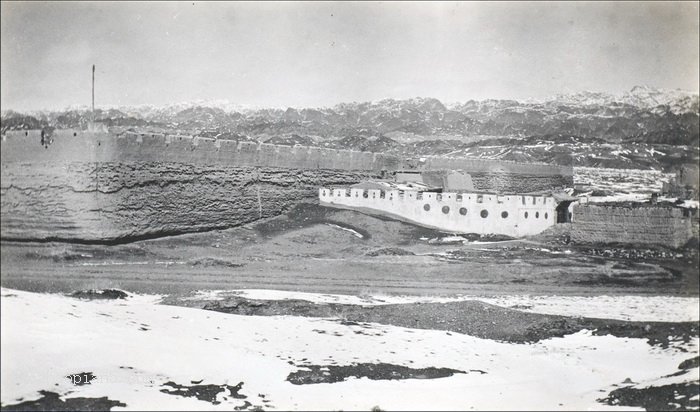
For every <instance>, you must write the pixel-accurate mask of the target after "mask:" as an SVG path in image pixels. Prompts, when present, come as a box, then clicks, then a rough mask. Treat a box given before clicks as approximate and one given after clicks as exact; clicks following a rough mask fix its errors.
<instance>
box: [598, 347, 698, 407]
mask: <svg viewBox="0 0 700 412" xmlns="http://www.w3.org/2000/svg"><path fill="white" fill-rule="evenodd" d="M698 359H699V358H698V357H695V358H692V359H688V360H686V361H684V362H682V363H681V364H680V365H678V369H680V371H679V372H677V373H675V374H673V375H670V376H675V375H683V374H686V373H694V372H693V368H697V367H698ZM695 373H696V374H697V371H695ZM695 378H696V379H697V380H696V381H695V382H686V383H676V384H670V385H662V386H648V387H644V388H635V387H632V386H626V387H622V388H618V389H615V390H613V391H612V392H610V393H609V394H608V396H607V397H605V398H603V399H599V400H598V401H599V402H603V403H607V404H608V405H616V406H639V407H642V408H644V409H646V410H648V411H676V410H693V409H695V410H697V409H698V407H699V406H700V400H699V399H698V396H700V376H695Z"/></svg>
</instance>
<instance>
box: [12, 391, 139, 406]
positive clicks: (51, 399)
mask: <svg viewBox="0 0 700 412" xmlns="http://www.w3.org/2000/svg"><path fill="white" fill-rule="evenodd" d="M39 393H40V394H41V398H39V399H37V400H34V401H25V402H21V403H16V404H14V405H2V410H3V411H109V410H111V409H112V408H113V407H115V406H126V404H125V403H122V402H119V401H115V400H111V399H109V398H107V397H106V396H103V397H101V398H80V397H78V398H66V399H65V400H61V399H60V397H59V395H58V394H57V393H55V392H50V391H39Z"/></svg>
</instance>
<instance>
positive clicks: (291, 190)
mask: <svg viewBox="0 0 700 412" xmlns="http://www.w3.org/2000/svg"><path fill="white" fill-rule="evenodd" d="M47 140H49V141H50V144H48V145H44V146H42V145H41V134H40V131H37V130H32V131H26V132H25V131H13V132H8V133H7V134H5V135H3V136H2V150H1V151H0V153H1V156H2V185H1V187H0V206H1V211H2V221H1V223H0V235H1V236H2V238H4V239H24V240H46V239H65V240H76V241H111V240H115V239H121V240H126V239H129V238H138V237H149V236H159V235H165V234H175V233H186V232H193V231H200V230H208V229H213V228H223V227H232V226H235V225H239V224H243V223H246V222H251V221H254V220H256V219H260V218H261V217H262V218H265V217H270V216H275V215H278V214H280V213H283V212H284V211H285V210H287V209H288V208H290V207H292V206H293V205H294V204H296V203H298V202H300V201H304V200H311V201H313V200H316V198H317V196H318V188H319V187H322V186H342V185H349V184H354V183H358V182H360V181H362V180H364V179H368V178H377V177H380V176H381V174H382V172H383V171H395V170H399V169H401V168H403V167H405V166H406V162H405V161H404V160H403V159H399V158H397V157H396V156H390V155H383V154H380V153H369V152H356V151H350V150H335V149H326V148H317V147H301V146H296V147H291V146H281V145H267V144H259V143H255V142H235V141H227V140H214V139H207V138H196V137H192V136H180V135H164V134H136V133H126V134H122V135H119V136H115V135H111V134H107V133H90V132H85V131H72V130H59V131H56V132H54V134H53V135H52V136H51V137H50V139H47ZM447 167H450V168H455V169H462V170H465V171H467V172H470V173H473V174H474V177H473V180H474V184H475V187H476V189H477V190H483V191H490V192H512V193H515V192H523V191H530V190H546V189H551V188H553V187H560V186H563V185H566V182H570V183H573V181H572V179H573V178H572V176H573V171H572V170H571V168H569V169H566V168H563V169H562V168H560V167H558V166H548V165H541V164H533V165H529V164H518V163H515V162H500V161H492V160H491V161H489V160H481V159H459V158H444V159H443V158H435V157H428V158H425V159H424V162H423V165H422V166H421V168H447ZM562 183H564V184H562ZM570 185H571V184H569V186H570Z"/></svg>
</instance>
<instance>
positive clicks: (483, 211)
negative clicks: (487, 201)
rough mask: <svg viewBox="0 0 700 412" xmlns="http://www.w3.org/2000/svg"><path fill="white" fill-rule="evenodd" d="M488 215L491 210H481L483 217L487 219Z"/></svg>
mask: <svg viewBox="0 0 700 412" xmlns="http://www.w3.org/2000/svg"><path fill="white" fill-rule="evenodd" d="M488 216H489V211H488V210H486V209H482V210H481V217H483V218H484V219H486V218H487V217H488Z"/></svg>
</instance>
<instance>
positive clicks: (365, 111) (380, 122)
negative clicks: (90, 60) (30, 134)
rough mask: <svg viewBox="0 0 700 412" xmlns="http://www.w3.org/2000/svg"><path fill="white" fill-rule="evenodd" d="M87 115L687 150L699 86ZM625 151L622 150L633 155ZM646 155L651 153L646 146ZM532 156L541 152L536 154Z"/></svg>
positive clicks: (216, 133) (450, 139)
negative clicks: (519, 97)
mask: <svg viewBox="0 0 700 412" xmlns="http://www.w3.org/2000/svg"><path fill="white" fill-rule="evenodd" d="M90 118H91V113H90V111H89V110H88V108H86V107H82V108H80V107H79V108H72V109H70V110H65V111H56V112H35V113H17V112H13V111H4V112H3V113H2V116H1V119H0V122H1V129H2V132H5V131H6V130H13V129H35V128H41V127H55V128H79V129H84V128H87V126H88V124H89V121H90ZM95 119H96V121H97V122H99V123H102V124H103V125H105V126H106V127H108V128H109V129H110V130H112V131H114V132H116V133H120V132H122V131H125V130H136V131H157V132H163V131H165V132H172V133H174V132H178V133H188V134H195V135H201V136H207V137H216V138H219V139H232V140H252V141H267V142H270V143H276V144H290V145H294V144H301V145H317V146H324V147H338V148H350V149H357V150H370V151H382V152H387V151H388V152H395V153H402V154H436V153H439V154H443V153H452V154H455V155H458V154H470V155H482V156H500V157H502V158H508V157H510V158H513V159H512V160H517V158H523V159H524V158H529V157H532V154H528V152H529V151H528V150H527V147H529V146H535V148H537V147H547V146H548V145H550V144H551V145H552V146H551V147H550V148H549V150H548V151H547V153H552V150H554V152H555V153H556V152H557V151H558V150H560V149H561V148H562V147H569V151H573V152H575V151H576V150H574V149H575V148H574V147H573V146H572V145H574V146H575V145H579V146H581V145H582V146H581V147H584V146H586V145H589V146H590V145H593V147H594V149H595V147H598V146H600V145H603V146H600V147H601V148H605V149H604V150H602V151H601V153H600V156H601V157H602V158H604V157H605V154H606V153H607V152H611V151H612V152H616V153H618V154H620V155H622V154H624V153H626V152H625V151H626V150H627V149H626V148H624V147H623V146H624V145H627V144H637V145H664V146H690V148H688V149H689V150H690V151H691V152H697V148H698V147H699V146H700V99H699V97H698V94H695V93H689V92H684V91H680V90H660V89H654V88H649V87H643V86H638V87H634V88H633V89H632V90H630V91H629V92H626V93H623V94H621V95H611V94H606V93H596V92H581V93H575V94H568V95H559V96H555V97H553V98H550V99H545V100H542V101H533V100H528V101H515V100H482V101H475V100H470V101H467V102H465V103H459V104H449V105H446V104H443V103H442V102H440V101H439V100H437V99H433V98H415V99H408V100H394V99H385V100H380V101H376V102H364V103H354V102H353V103H342V104H338V105H336V106H334V107H330V108H302V109H298V108H287V109H280V108H270V109H265V108H250V107H243V106H236V105H232V104H230V103H229V102H227V101H208V102H207V101H199V102H193V103H180V104H174V105H170V106H166V107H153V106H138V107H119V108H111V109H98V110H96V113H95ZM488 142H490V143H488ZM494 142H497V143H498V144H497V145H496V146H503V147H504V148H505V150H503V151H500V152H499V154H498V155H497V154H494V153H487V152H488V150H482V149H480V148H483V147H484V146H488V145H490V146H494V144H493V143H494ZM538 142H539V143H538ZM557 142H559V143H560V144H558V143H557ZM487 143H488V144H487ZM538 145H539V146H538ZM567 145H568V146H567ZM596 145H598V146H596ZM605 145H608V146H605ZM620 145H623V146H620ZM559 146H561V147H559ZM594 149H592V150H593V151H595V150H594ZM616 149H619V150H616ZM533 150H534V149H533ZM533 150H530V152H532V151H533ZM630 150H631V151H630V153H627V155H628V157H639V156H633V155H632V154H634V153H635V152H634V151H633V150H632V149H630ZM644 150H645V149H642V151H644ZM669 150H671V151H673V150H674V149H666V151H669ZM534 151H535V152H539V151H538V150H534ZM661 152H663V150H662V151H661ZM644 153H647V152H644ZM651 153H652V158H653V157H654V154H655V152H654V150H651ZM572 154H573V155H574V162H576V155H575V153H572ZM587 154H591V153H587ZM637 154H639V148H638V147H637ZM640 156H641V155H640ZM539 157H540V159H539V160H542V154H540V155H539ZM545 157H546V156H545ZM642 157H643V156H642ZM691 157H692V156H691ZM556 159H559V157H558V156H553V158H552V159H551V161H556V162H563V161H564V157H563V156H562V157H561V159H559V160H556ZM602 163H605V162H604V161H603V162H602ZM614 163H616V162H614ZM623 163H624V162H623ZM647 163H648V162H647ZM651 163H654V162H651Z"/></svg>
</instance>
